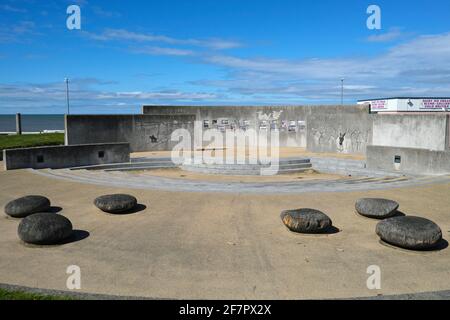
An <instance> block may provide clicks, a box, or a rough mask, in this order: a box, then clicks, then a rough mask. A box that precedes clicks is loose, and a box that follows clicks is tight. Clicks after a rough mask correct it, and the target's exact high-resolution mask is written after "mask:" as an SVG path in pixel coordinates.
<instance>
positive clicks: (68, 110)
mask: <svg viewBox="0 0 450 320" xmlns="http://www.w3.org/2000/svg"><path fill="white" fill-rule="evenodd" d="M64 82H65V83H66V100H67V114H70V105H69V78H65V79H64Z"/></svg>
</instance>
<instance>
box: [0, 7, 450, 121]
mask: <svg viewBox="0 0 450 320" xmlns="http://www.w3.org/2000/svg"><path fill="white" fill-rule="evenodd" d="M71 4H77V5H79V6H80V8H81V30H69V29H67V27H66V19H67V17H68V15H67V13H66V9H67V7H68V6H69V5H71ZM372 4H375V5H378V6H379V7H380V8H381V27H382V28H381V30H369V29H368V28H367V26H366V20H367V18H368V17H369V15H368V14H367V13H366V10H367V7H368V6H369V5H372ZM449 18H450V1H448V0H434V1H432V2H430V1H411V0H410V1H404V0H396V1H379V0H373V1H364V0H346V1H339V0H317V1H306V0H305V1H300V0H292V1H290V0H286V1H284V0H279V1H265V0H177V1H175V0H165V1H153V0H146V1H137V0H130V1H119V0H108V1H100V0H97V1H94V0H78V1H75V0H72V1H70V0H68V1H66V0H58V1H56V0H46V1H41V0H16V1H14V0H0V70H1V72H0V113H1V114H5V113H16V112H22V113H64V112H65V110H66V109H65V108H66V107H65V84H64V82H63V79H64V78H65V77H69V78H70V79H71V85H70V86H71V112H73V113H135V112H139V111H140V108H141V105H143V104H174V105H189V104H190V105H192V104H195V105H267V104H277V105H285V104H295V105H299V104H332V103H339V101H340V79H341V78H342V77H343V78H345V79H346V80H345V101H346V103H355V102H356V100H358V99H365V98H373V97H380V96H383V97H384V96H398V95H402V96H450V19H449Z"/></svg>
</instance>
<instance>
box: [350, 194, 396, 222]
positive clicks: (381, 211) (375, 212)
mask: <svg viewBox="0 0 450 320" xmlns="http://www.w3.org/2000/svg"><path fill="white" fill-rule="evenodd" d="M398 207H399V204H398V203H397V202H395V201H393V200H388V199H376V198H362V199H358V200H357V201H356V203H355V209H356V211H357V212H358V213H359V214H360V215H362V216H365V217H368V218H374V219H385V218H389V217H392V216H394V215H395V214H396V213H397V209H398Z"/></svg>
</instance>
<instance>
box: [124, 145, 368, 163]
mask: <svg viewBox="0 0 450 320" xmlns="http://www.w3.org/2000/svg"><path fill="white" fill-rule="evenodd" d="M209 152H210V151H208V153H209ZM217 152H218V153H219V152H220V151H217ZM238 152H243V151H242V150H236V153H238ZM197 153H201V152H197ZM222 153H223V151H222ZM246 153H247V154H248V153H249V150H246ZM170 156H171V152H170V151H150V152H135V153H132V154H131V157H133V158H137V157H168V158H169V157H170ZM279 157H280V158H290V157H322V158H326V157H330V158H340V159H351V160H364V159H365V155H363V154H361V155H358V154H345V153H314V152H309V151H306V150H305V148H293V147H282V148H280V152H279Z"/></svg>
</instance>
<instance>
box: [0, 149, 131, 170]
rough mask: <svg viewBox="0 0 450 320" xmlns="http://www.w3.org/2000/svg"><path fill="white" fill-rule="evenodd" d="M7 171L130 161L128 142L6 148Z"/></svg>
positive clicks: (4, 152)
mask: <svg viewBox="0 0 450 320" xmlns="http://www.w3.org/2000/svg"><path fill="white" fill-rule="evenodd" d="M3 157H4V165H5V170H13V169H23V168H33V169H43V168H52V169H58V168H70V167H78V166H88V165H95V164H106V163H122V162H129V161H130V145H129V144H128V143H106V144H88V145H72V146H49V147H35V148H24V149H9V150H4V151H3Z"/></svg>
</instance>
